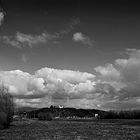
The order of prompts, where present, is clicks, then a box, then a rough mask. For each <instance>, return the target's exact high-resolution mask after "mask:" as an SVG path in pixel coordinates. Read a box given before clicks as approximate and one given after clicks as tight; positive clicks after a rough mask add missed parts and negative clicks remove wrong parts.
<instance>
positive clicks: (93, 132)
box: [0, 119, 140, 140]
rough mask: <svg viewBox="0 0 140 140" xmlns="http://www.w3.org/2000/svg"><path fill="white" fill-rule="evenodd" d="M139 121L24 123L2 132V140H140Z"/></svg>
mask: <svg viewBox="0 0 140 140" xmlns="http://www.w3.org/2000/svg"><path fill="white" fill-rule="evenodd" d="M139 139H140V120H126V119H125V120H124V119H123V120H116V119H114V120H113V119H112V120H109V119H108V120H102V119H99V120H53V121H38V120H31V119H28V120H27V119H26V120H21V121H14V122H13V123H12V124H11V126H10V128H9V129H3V130H0V140H139Z"/></svg>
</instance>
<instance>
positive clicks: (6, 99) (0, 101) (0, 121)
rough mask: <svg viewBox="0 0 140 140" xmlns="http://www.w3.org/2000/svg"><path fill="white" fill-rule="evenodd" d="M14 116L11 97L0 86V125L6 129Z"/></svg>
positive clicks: (4, 88) (5, 89) (6, 90)
mask: <svg viewBox="0 0 140 140" xmlns="http://www.w3.org/2000/svg"><path fill="white" fill-rule="evenodd" d="M13 114H14V102H13V97H12V96H11V95H10V94H9V93H8V89H7V88H6V87H4V86H0V125H1V126H3V127H4V128H8V127H9V125H10V122H11V121H12V116H13Z"/></svg>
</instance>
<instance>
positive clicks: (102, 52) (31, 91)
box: [0, 0, 140, 110]
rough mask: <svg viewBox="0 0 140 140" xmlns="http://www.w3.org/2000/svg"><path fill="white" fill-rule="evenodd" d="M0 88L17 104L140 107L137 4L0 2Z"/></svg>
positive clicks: (121, 0) (128, 0) (117, 0)
mask: <svg viewBox="0 0 140 140" xmlns="http://www.w3.org/2000/svg"><path fill="white" fill-rule="evenodd" d="M0 84H2V85H5V86H6V87H7V88H8V90H9V93H10V94H12V95H13V96H14V98H15V102H16V104H17V105H19V106H31V107H48V106H50V105H51V104H54V105H60V104H61V105H64V106H68V107H76V108H96V109H105V110H108V109H121V110H122V109H140V8H139V5H138V2H137V1H136V0H113V1H112V0H106V1H105V0H104V1H103V0H95V1H92V0H91V1H90V0H12V1H10V0H1V1H0Z"/></svg>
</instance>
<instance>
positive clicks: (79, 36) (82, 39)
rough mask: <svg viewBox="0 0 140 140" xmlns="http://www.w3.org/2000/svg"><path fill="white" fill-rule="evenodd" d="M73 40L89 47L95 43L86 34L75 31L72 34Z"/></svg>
mask: <svg viewBox="0 0 140 140" xmlns="http://www.w3.org/2000/svg"><path fill="white" fill-rule="evenodd" d="M73 41H75V42H82V43H83V44H85V45H88V46H90V47H91V46H93V45H94V43H95V42H94V41H93V40H91V39H90V38H89V37H88V36H85V35H84V34H83V33H81V32H77V33H74V34H73Z"/></svg>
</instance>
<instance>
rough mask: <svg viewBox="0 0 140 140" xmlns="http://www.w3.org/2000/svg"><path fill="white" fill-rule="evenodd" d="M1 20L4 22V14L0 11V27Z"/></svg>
mask: <svg viewBox="0 0 140 140" xmlns="http://www.w3.org/2000/svg"><path fill="white" fill-rule="evenodd" d="M3 20H4V13H3V12H1V11H0V26H1V25H2V22H3Z"/></svg>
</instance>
